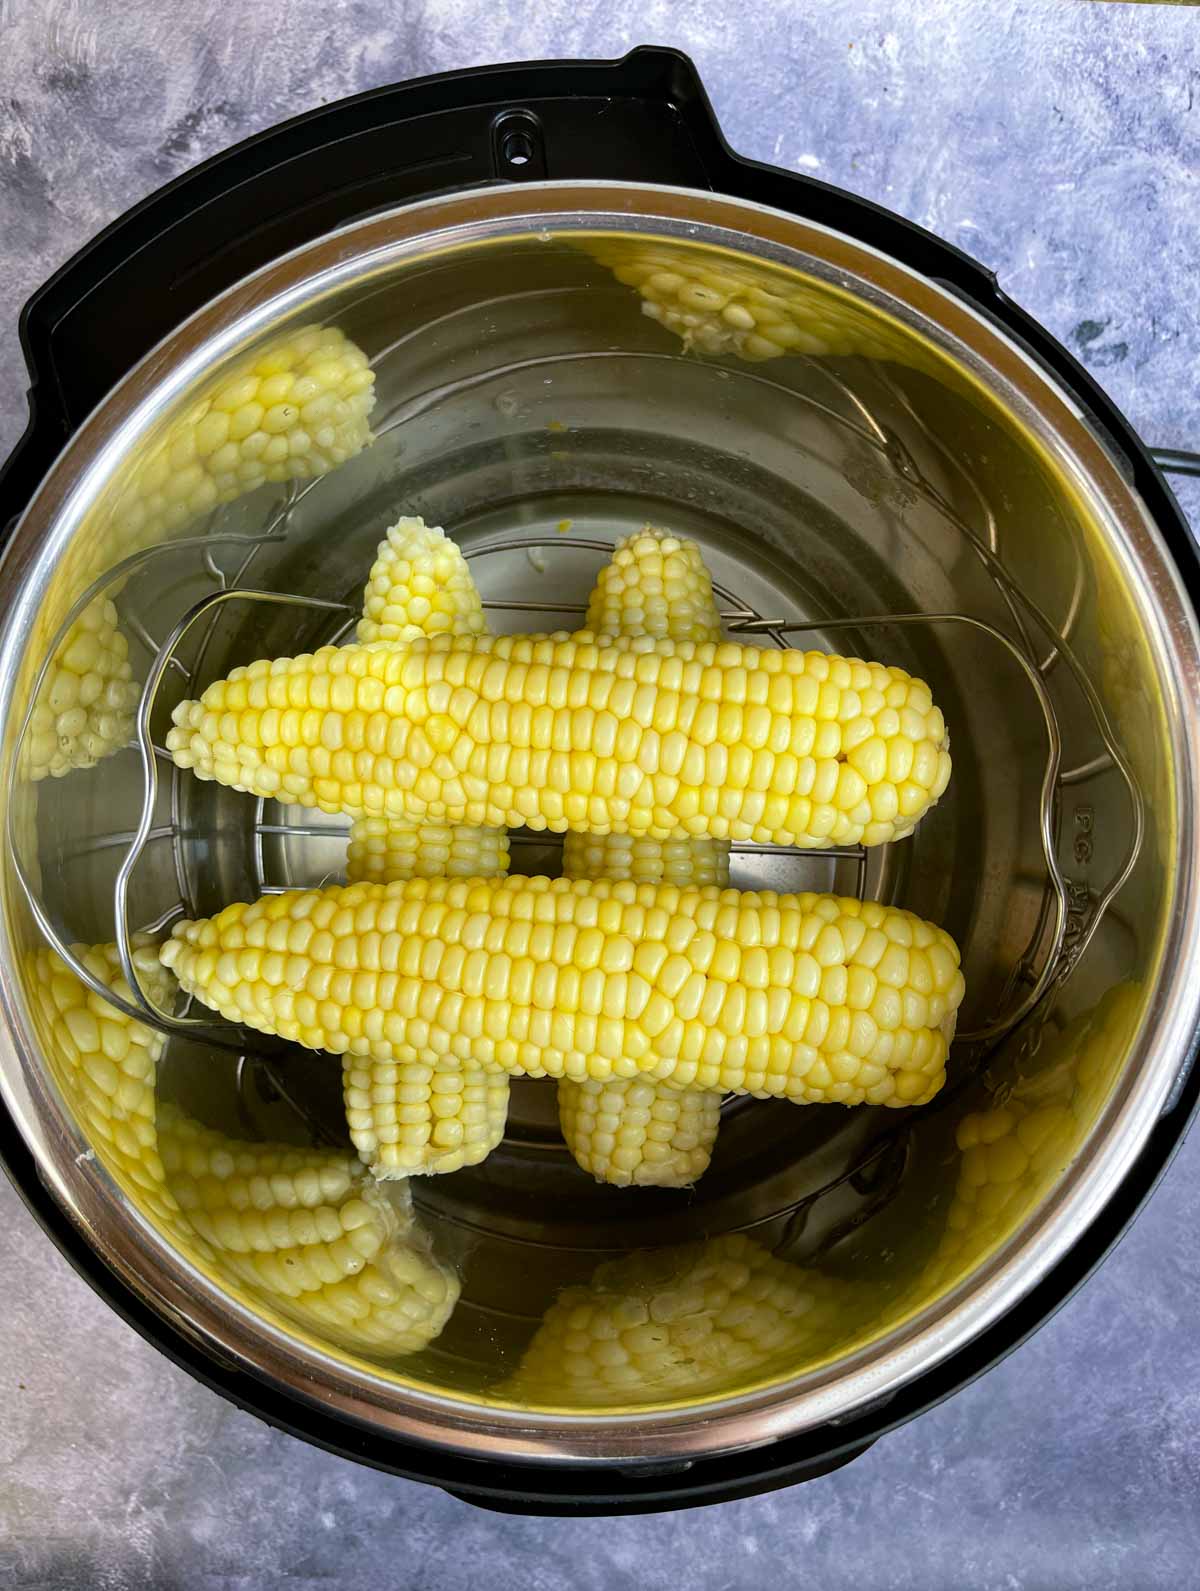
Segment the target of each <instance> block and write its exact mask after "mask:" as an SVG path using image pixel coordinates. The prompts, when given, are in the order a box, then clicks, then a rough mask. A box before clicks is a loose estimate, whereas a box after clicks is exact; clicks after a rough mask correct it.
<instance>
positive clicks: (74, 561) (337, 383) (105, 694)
mask: <svg viewBox="0 0 1200 1591" xmlns="http://www.w3.org/2000/svg"><path fill="white" fill-rule="evenodd" d="M374 380H375V377H374V372H373V371H372V370H371V369H370V367H369V365H368V363H367V358H366V355H365V354H364V353H363V352H362V350H361V349H360V348H357V347H355V345H354V344H353V343H352V342H350V341H348V340H347V338H346V337H344V336H343V335H342V333H341V332H340V331H338V329H337V328H336V327H333V326H327V327H320V326H310V327H306V328H305V329H303V330H301V331H298V332H294V333H291V334H289V335H288V336H286V337H281V338H277V339H275V340H274V341H272V342H270V343H268V344H267V345H266V346H265V347H263V348H262V349H260V350H259V351H258V352H257V353H256V354H253V355H251V356H250V357H249V358H248V359H246V360H244V361H242V362H241V363H240V364H238V365H236V366H235V367H234V368H233V369H232V370H231V371H230V372H229V373H228V374H227V375H226V377H225V379H224V381H223V383H222V385H221V387H220V388H219V389H218V390H216V391H215V392H213V393H212V394H210V396H208V397H206V398H204V399H202V400H200V401H199V402H198V403H196V404H195V405H194V406H193V407H192V408H191V409H190V410H189V411H188V412H187V413H186V414H184V415H182V416H181V417H180V418H179V419H177V420H175V421H174V422H173V423H172V424H171V425H170V426H169V427H168V428H167V430H166V432H165V434H164V435H163V436H162V437H161V438H160V439H159V440H158V442H157V443H156V444H155V445H154V446H153V447H152V448H151V449H150V451H149V453H148V455H147V456H146V457H145V459H144V460H143V462H142V463H141V464H140V465H139V467H138V468H137V470H136V471H135V473H134V474H133V476H132V478H131V479H130V480H129V482H128V484H127V485H126V486H125V488H124V490H123V491H122V492H121V494H120V496H119V497H118V498H117V499H116V501H115V502H114V503H113V504H112V505H111V507H106V509H105V510H104V517H103V523H102V524H98V525H96V526H95V527H93V533H91V534H89V535H87V536H85V537H81V538H78V545H77V547H75V548H73V549H72V551H71V552H69V553H68V555H67V559H66V561H65V564H64V568H63V569H62V570H60V587H61V589H63V590H64V591H66V592H67V593H68V598H67V599H68V601H71V600H74V599H75V598H76V597H77V596H78V595H79V593H80V591H82V590H83V589H85V588H86V587H87V586H88V585H89V584H90V583H91V582H92V581H93V580H95V579H96V578H97V577H98V576H99V575H101V574H103V573H104V572H105V571H106V570H108V569H111V568H112V567H114V566H115V565H116V564H117V563H119V562H120V561H121V559H123V558H126V557H128V556H129V555H130V554H131V553H135V552H138V551H140V550H141V549H142V548H145V547H152V546H155V545H156V544H158V543H159V542H162V541H165V540H167V539H168V538H169V537H170V536H172V535H177V534H182V533H183V532H184V531H186V530H187V529H188V528H189V527H192V526H193V525H194V524H195V523H196V522H197V521H198V520H199V519H200V517H201V516H202V515H204V514H206V513H208V512H209V510H211V509H213V508H215V507H216V506H217V505H218V504H221V503H228V502H231V501H232V500H233V499H234V498H237V497H241V496H243V495H244V494H245V493H247V492H251V491H253V490H254V489H255V488H256V487H257V486H261V485H262V484H263V483H264V482H266V481H286V480H294V479H304V478H306V477H309V476H313V475H320V474H324V473H325V472H326V471H328V470H331V469H334V468H335V467H336V466H337V465H338V464H340V463H342V462H343V461H344V460H346V459H348V458H351V457H352V456H353V455H354V454H356V453H358V452H359V451H361V449H362V448H363V447H365V446H366V444H367V443H368V442H370V441H371V440H372V438H371V432H370V428H369V426H368V424H367V415H368V414H369V412H370V409H371V405H372V402H373V401H374V394H373V390H372V388H373V385H374ZM61 617H62V615H61V614H60V615H59V617H58V619H57V620H56V619H55V618H54V616H53V615H50V614H48V615H46V616H45V617H44V622H46V623H47V624H51V625H52V624H54V623H57V622H61ZM137 700H138V688H137V686H136V684H134V683H133V680H132V675H131V671H130V667H129V663H128V647H127V645H126V642H125V638H124V636H123V635H122V634H121V632H120V630H119V629H118V628H117V616H116V611H115V609H114V608H113V605H112V603H111V602H110V601H109V600H108V599H107V598H97V599H96V601H95V602H93V603H92V604H91V605H90V606H89V607H88V609H87V610H86V611H85V612H84V613H83V614H82V615H81V617H80V618H79V619H78V620H77V621H76V623H75V624H74V625H73V626H72V628H71V630H70V632H69V633H68V635H67V636H66V638H65V640H64V641H63V642H62V643H61V645H60V646H59V647H58V649H57V650H56V652H55V655H54V658H53V661H52V663H51V666H50V670H49V672H48V675H47V678H46V681H45V683H44V688H43V690H42V692H41V693H40V695H39V699H38V704H37V707H36V709H35V712H34V715H33V721H32V723H31V726H30V733H29V736H28V740H27V745H26V748H25V754H24V762H23V767H22V772H23V773H24V774H25V775H26V776H27V777H29V778H32V779H43V778H46V777H47V776H50V777H53V778H58V777H60V776H61V775H63V774H65V773H70V772H71V771H72V770H74V769H83V768H91V767H94V766H95V765H96V764H97V763H98V762H100V761H102V760H103V759H104V758H106V757H109V756H111V755H112V754H113V753H114V752H116V751H119V750H120V749H121V747H122V746H123V745H125V744H126V742H127V741H128V739H129V736H130V733H131V731H132V724H133V713H134V709H135V708H136V705H137Z"/></svg>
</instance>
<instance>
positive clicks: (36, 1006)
mask: <svg viewBox="0 0 1200 1591" xmlns="http://www.w3.org/2000/svg"><path fill="white" fill-rule="evenodd" d="M71 948H72V953H73V954H74V955H76V956H77V957H78V958H79V959H80V961H82V962H83V964H84V965H85V966H86V967H87V969H88V971H89V972H91V973H92V974H93V976H95V977H96V978H98V979H99V980H100V982H101V983H102V984H103V985H104V986H105V987H106V988H108V989H111V990H112V991H113V992H114V993H115V994H117V995H119V996H121V997H122V998H123V999H126V1000H129V999H132V997H133V996H132V991H131V989H130V987H129V985H128V983H127V982H126V981H125V977H124V974H123V973H122V971H121V963H120V961H119V959H118V956H117V947H116V946H115V945H90V946H89V945H73V946H72V947H71ZM134 965H135V967H136V969H137V973H138V980H139V982H140V983H141V985H142V987H143V988H144V989H145V990H146V991H147V993H148V994H149V995H150V997H151V999H153V1000H154V1002H155V1003H156V1004H157V1005H158V1006H159V1007H160V1008H163V1007H167V1006H169V1005H170V1001H171V985H172V980H171V979H170V977H169V976H168V975H167V973H166V969H165V968H164V967H163V966H161V965H160V963H159V958H158V951H157V949H156V948H155V947H154V946H153V945H151V944H149V943H145V942H142V943H137V942H135V948H134ZM28 988H29V990H30V995H31V1001H32V1004H33V1015H34V1020H35V1023H36V1024H37V1026H38V1029H39V1036H40V1038H41V1040H42V1044H43V1047H44V1051H45V1054H46V1056H47V1058H48V1060H49V1063H50V1069H51V1072H52V1073H53V1076H54V1079H55V1082H56V1083H57V1084H58V1086H59V1088H60V1089H61V1091H62V1094H63V1097H64V1099H65V1100H66V1102H67V1105H68V1106H69V1108H70V1110H71V1113H72V1114H73V1115H74V1117H75V1120H76V1121H77V1122H78V1124H79V1127H80V1129H81V1131H82V1132H83V1134H84V1136H85V1138H86V1139H87V1141H88V1144H89V1147H90V1151H91V1152H92V1153H94V1154H95V1156H96V1158H97V1159H98V1160H99V1161H100V1162H101V1164H102V1165H103V1166H104V1168H105V1170H107V1171H108V1172H109V1173H110V1174H111V1175H112V1176H113V1178H114V1179H115V1180H116V1181H117V1182H118V1184H119V1185H120V1186H121V1188H122V1189H123V1190H124V1191H125V1192H126V1193H127V1194H128V1195H129V1196H130V1198H132V1199H133V1200H134V1202H135V1203H136V1204H137V1205H138V1206H139V1208H141V1209H143V1210H144V1211H145V1212H146V1213H147V1214H148V1215H150V1216H151V1217H152V1218H153V1219H154V1220H155V1221H156V1222H157V1223H158V1224H159V1225H160V1226H163V1227H165V1228H167V1229H168V1230H177V1229H178V1226H179V1211H178V1209H177V1207H176V1205H175V1202H174V1200H173V1199H172V1198H171V1196H170V1194H169V1193H168V1192H167V1190H166V1188H165V1186H164V1182H163V1168H162V1162H161V1161H160V1159H159V1153H158V1141H157V1134H156V1130H155V1093H154V1088H155V1081H156V1074H157V1067H158V1061H159V1057H160V1056H161V1054H162V1050H163V1045H164V1043H165V1039H164V1037H163V1035H162V1034H161V1033H160V1032H158V1031H157V1030H156V1029H155V1028H152V1027H149V1026H148V1025H147V1024H146V1023H144V1022H138V1021H136V1020H135V1019H134V1018H133V1017H129V1016H126V1015H125V1013H124V1012H122V1011H119V1010H118V1009H117V1008H116V1006H114V1005H112V1004H111V1003H110V1002H109V1001H108V1000H106V999H104V998H103V997H102V996H101V995H99V994H95V993H93V992H92V991H91V990H90V989H88V988H87V987H86V986H85V985H84V984H83V983H82V982H81V980H80V979H79V978H78V977H76V975H75V973H74V972H72V971H71V969H70V967H68V966H67V964H66V962H65V961H63V960H62V958H61V957H60V956H59V955H57V954H56V952H54V951H52V950H35V951H33V952H32V954H31V955H30V957H29V961H28Z"/></svg>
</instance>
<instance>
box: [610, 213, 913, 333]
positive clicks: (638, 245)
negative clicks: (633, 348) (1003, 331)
mask: <svg viewBox="0 0 1200 1591" xmlns="http://www.w3.org/2000/svg"><path fill="white" fill-rule="evenodd" d="M587 252H588V253H589V254H591V256H592V257H593V259H595V260H597V261H599V263H600V264H601V265H603V266H605V267H606V268H607V269H608V270H610V271H612V273H613V275H614V276H615V277H616V278H617V280H618V281H619V282H623V283H624V284H625V285H626V286H627V287H633V288H636V289H637V292H638V294H639V295H640V297H641V299H642V314H643V315H646V316H647V317H648V318H649V319H651V320H655V321H657V322H658V323H659V324H660V325H661V326H665V327H666V329H667V330H668V331H672V332H674V333H675V334H676V336H678V337H681V338H682V339H683V344H684V347H685V348H687V349H695V350H696V351H697V352H698V353H702V354H712V355H722V354H729V355H734V356H736V357H737V358H739V359H745V360H748V361H750V362H751V363H759V362H761V361H763V360H766V359H778V358H780V356H781V355H783V354H811V355H814V356H827V355H834V354H840V355H845V354H859V355H861V356H862V357H864V358H869V359H888V358H905V359H908V360H910V361H911V358H912V352H913V346H914V345H912V344H911V340H910V341H905V340H904V339H903V338H902V337H901V336H899V335H895V334H892V333H891V332H890V331H889V330H888V328H887V327H886V326H885V325H884V324H883V323H882V321H881V317H879V316H868V315H867V314H866V313H865V312H864V310H863V309H862V308H861V307H860V306H858V305H856V304H854V303H853V302H852V301H851V300H850V299H849V298H848V297H847V296H846V295H843V294H841V293H838V292H836V291H834V290H833V289H831V288H829V287H826V286H824V285H823V284H822V285H817V284H813V285H811V286H810V285H807V284H805V283H803V282H801V281H799V280H798V279H795V278H792V279H789V278H788V277H787V276H785V275H784V274H783V273H782V272H779V271H772V270H769V269H767V268H765V267H763V266H753V265H746V264H743V263H741V262H738V261H735V260H732V259H723V258H722V259H717V258H714V256H713V254H712V253H711V252H710V251H701V250H699V249H694V248H692V249H689V248H686V247H672V246H671V245H670V244H662V243H654V244H647V243H642V242H635V241H632V240H629V239H623V238H611V239H605V240H603V241H600V242H589V243H588V245H587Z"/></svg>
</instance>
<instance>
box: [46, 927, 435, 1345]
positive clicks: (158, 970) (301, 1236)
mask: <svg viewBox="0 0 1200 1591" xmlns="http://www.w3.org/2000/svg"><path fill="white" fill-rule="evenodd" d="M73 949H74V952H75V954H76V955H78V956H79V958H80V959H81V960H82V961H83V963H84V965H85V966H87V967H88V969H89V970H90V971H91V972H92V973H93V974H94V975H95V976H96V977H97V978H99V979H100V980H101V981H102V982H103V983H104V984H105V986H106V987H107V988H109V989H112V990H113V991H114V993H117V994H120V995H122V996H123V997H124V998H125V999H129V998H130V989H129V986H128V984H127V983H126V982H125V980H124V978H123V977H122V975H121V968H120V962H119V960H118V958H117V950H116V946H115V945H95V946H85V945H76V946H74V947H73ZM134 961H135V965H136V967H137V970H138V977H139V980H140V982H141V983H142V985H143V987H144V988H145V989H146V990H147V992H148V993H149V994H150V996H151V998H152V999H153V1000H154V1001H155V1003H156V1004H158V1005H159V1006H160V1007H166V1006H168V1005H169V1004H170V992H171V983H170V979H169V978H168V976H167V974H166V971H165V969H164V967H163V966H162V965H161V963H160V961H159V958H158V952H157V950H156V949H155V947H153V946H152V945H149V944H147V943H143V944H141V945H139V946H138V947H137V948H136V949H135V952H134ZM29 972H30V978H29V987H30V989H31V990H32V991H33V994H34V999H35V1005H36V1008H37V1010H38V1014H39V1016H40V1017H41V1019H42V1022H43V1025H44V1039H45V1047H46V1053H47V1055H48V1056H49V1057H50V1063H51V1067H52V1070H53V1072H54V1075H55V1078H56V1080H57V1082H58V1083H59V1086H60V1087H61V1089H62V1091H63V1094H64V1097H65V1098H66V1099H67V1101H68V1103H69V1105H70V1106H71V1109H72V1111H73V1112H74V1114H75V1117H76V1119H77V1121H78V1122H79V1124H80V1126H81V1127H82V1129H83V1131H84V1133H85V1135H86V1137H87V1139H88V1142H89V1144H90V1145H91V1148H92V1150H93V1151H94V1152H95V1154H96V1156H97V1157H98V1159H99V1160H100V1161H101V1163H102V1164H103V1165H104V1166H105V1168H106V1169H107V1170H108V1171H110V1172H111V1173H112V1175H113V1176H114V1177H115V1179H116V1180H117V1182H118V1183H119V1184H120V1185H121V1187H122V1188H123V1189H124V1190H125V1191H126V1192H127V1193H128V1194H129V1195H130V1197H131V1198H132V1199H133V1200H134V1202H135V1203H136V1204H137V1205H138V1207H139V1208H140V1209H141V1210H143V1211H144V1212H145V1213H146V1214H148V1215H150V1216H151V1217H152V1218H153V1219H154V1220H155V1221H156V1223H157V1224H158V1225H159V1226H160V1227H162V1228H163V1230H164V1231H165V1232H166V1233H167V1234H168V1235H170V1236H171V1237H172V1238H173V1239H174V1240H175V1241H177V1242H180V1243H181V1244H183V1245H184V1246H185V1247H186V1248H187V1249H188V1250H189V1252H191V1253H193V1254H194V1255H195V1256H196V1257H197V1258H199V1259H200V1260H201V1261H202V1262H203V1263H204V1264H205V1265H206V1266H207V1267H208V1268H209V1269H211V1270H212V1271H213V1272H214V1273H215V1274H216V1275H217V1276H219V1277H226V1278H230V1279H233V1280H235V1281H241V1282H244V1283H247V1284H249V1285H250V1286H252V1287H253V1288H254V1290H255V1292H256V1293H257V1294H258V1295H259V1296H260V1297H262V1298H263V1299H265V1300H266V1301H267V1302H268V1303H270V1304H272V1305H273V1306H274V1307H276V1308H278V1309H280V1310H281V1311H282V1312H283V1313H285V1314H286V1315H288V1316H289V1318H291V1319H292V1320H294V1321H296V1322H297V1323H298V1324H300V1325H302V1326H305V1327H307V1328H309V1329H312V1330H315V1331H317V1332H319V1333H320V1334H321V1335H323V1336H324V1337H326V1338H327V1339H329V1340H331V1341H334V1342H337V1343H338V1344H339V1345H341V1346H342V1347H346V1348H350V1349H352V1350H354V1351H356V1352H357V1351H362V1352H370V1353H374V1354H383V1355H394V1354H404V1353H411V1352H414V1351H416V1350H417V1349H418V1348H423V1347H424V1346H426V1344H427V1343H429V1342H431V1341H432V1340H433V1338H434V1337H436V1336H437V1334H438V1332H439V1331H440V1330H441V1329H442V1327H443V1326H444V1325H445V1323H446V1320H447V1319H448V1317H449V1315H450V1311H451V1310H452V1309H453V1307H454V1303H455V1300H456V1298H457V1296H458V1284H457V1281H456V1280H455V1278H454V1277H453V1276H452V1275H451V1274H450V1273H449V1272H448V1271H447V1270H446V1269H445V1267H444V1266H442V1265H440V1264H439V1263H438V1262H437V1261H436V1260H435V1259H434V1258H433V1256H432V1255H431V1254H430V1252H429V1244H428V1241H427V1239H426V1238H425V1236H424V1234H423V1233H422V1231H421V1230H420V1228H419V1226H418V1225H417V1223H416V1220H415V1218H414V1217H413V1214H412V1210H411V1202H410V1201H407V1200H406V1199H405V1198H404V1196H403V1195H400V1196H398V1197H395V1198H391V1199H389V1198H386V1197H384V1195H383V1194H382V1193H381V1192H379V1191H377V1190H376V1189H375V1188H374V1187H373V1185H372V1184H371V1182H370V1180H369V1179H368V1178H367V1175H366V1173H365V1172H364V1170H363V1168H362V1167H361V1166H360V1165H359V1163H358V1162H357V1161H356V1160H355V1158H354V1157H353V1156H352V1155H348V1154H345V1153H343V1152H342V1151H340V1150H332V1149H301V1148H293V1147H291V1146H288V1145H283V1144H257V1143H241V1142H238V1141H237V1140H236V1139H233V1138H229V1137H227V1136H226V1135H225V1134H223V1133H218V1132H212V1131H210V1130H209V1129H208V1128H206V1127H202V1126H200V1125H199V1123H197V1122H194V1121H191V1120H190V1119H189V1118H188V1117H186V1116H185V1115H183V1113H182V1112H181V1111H179V1110H178V1109H177V1108H175V1107H173V1106H170V1105H160V1104H159V1103H158V1101H157V1096H156V1082H157V1076H156V1073H157V1066H158V1061H159V1058H160V1057H161V1054H162V1049H163V1045H164V1042H165V1040H164V1037H163V1035H162V1034H161V1033H159V1032H157V1031H156V1030H154V1029H153V1028H150V1027H147V1026H146V1025H145V1024H144V1023H141V1022H138V1021H135V1020H134V1019H133V1018H131V1017H128V1016H125V1015H124V1014H123V1013H122V1012H120V1011H118V1010H117V1009H116V1007H115V1006H113V1005H110V1004H109V1002H108V1001H107V1000H105V999H103V998H102V997H101V996H100V995H97V994H93V993H91V992H90V991H89V990H88V989H86V988H85V987H84V985H83V984H82V983H81V982H80V981H79V979H78V978H77V977H76V976H75V974H74V973H73V972H72V971H71V970H70V968H69V967H68V966H67V965H66V963H65V962H64V961H62V960H61V958H60V957H59V956H57V955H56V954H55V953H54V952H53V951H49V950H39V951H35V952H34V953H33V955H32V956H31V958H30V964H29Z"/></svg>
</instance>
